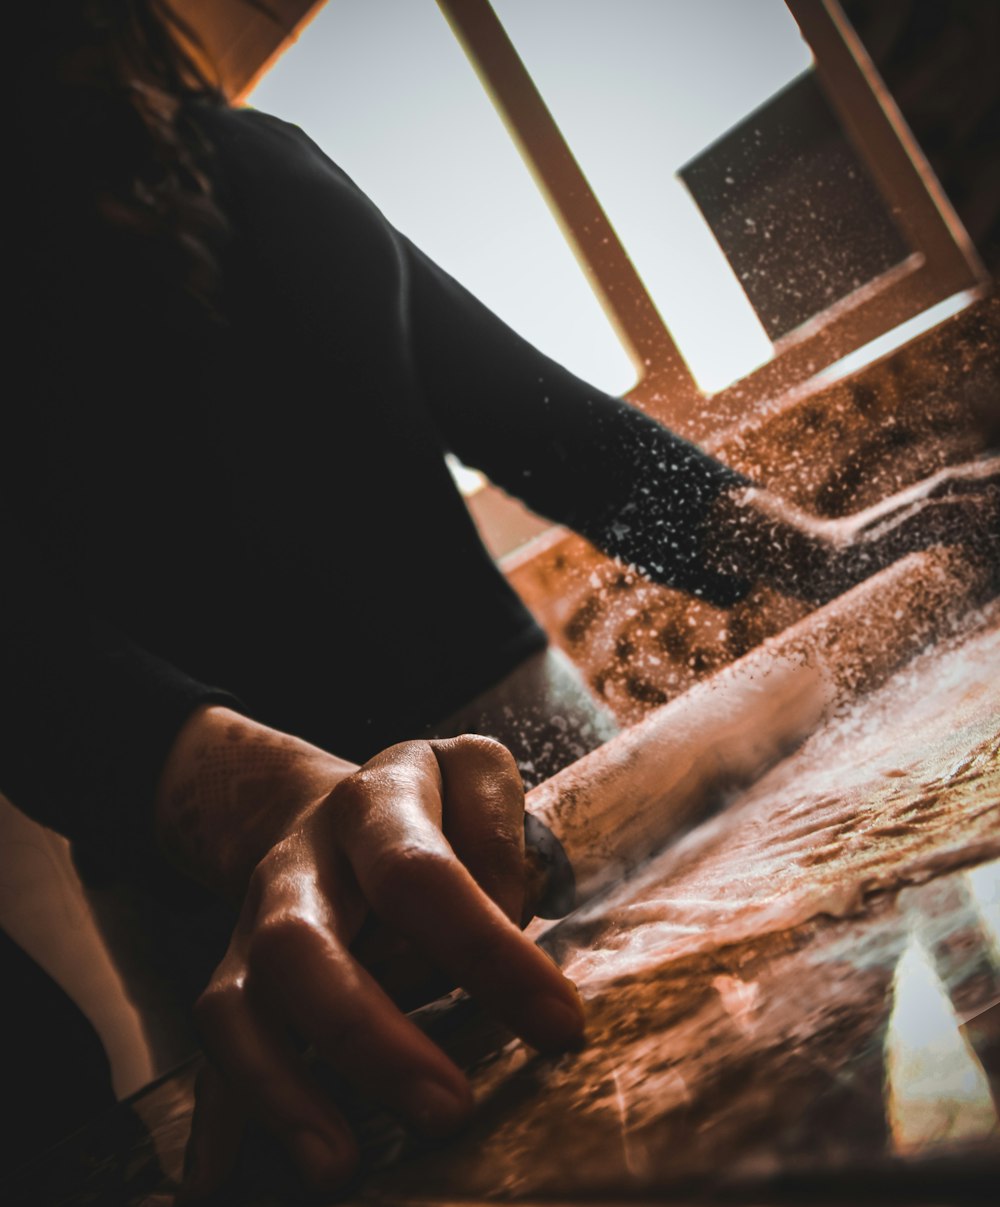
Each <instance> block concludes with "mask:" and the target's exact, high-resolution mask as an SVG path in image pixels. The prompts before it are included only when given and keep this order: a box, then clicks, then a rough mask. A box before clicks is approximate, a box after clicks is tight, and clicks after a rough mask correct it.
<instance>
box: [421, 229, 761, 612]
mask: <svg viewBox="0 0 1000 1207" xmlns="http://www.w3.org/2000/svg"><path fill="white" fill-rule="evenodd" d="M404 246H405V248H406V255H407V258H408V264H409V274H410V281H409V286H410V295H411V315H412V317H411V324H412V332H413V345H414V351H415V357H416V361H417V365H418V368H419V372H420V375H421V378H422V381H423V383H424V389H425V394H426V398H427V404H428V406H429V407H430V408H431V409H432V411H433V413H434V416H435V418H436V421H437V423H438V425H439V427H440V430H441V432H442V434H443V436H444V439H445V440H446V442H447V444H448V447H450V448H451V449H452V450H453V451H454V452H455V453H456V455H457V456H458V457H459V458H460V459H461V460H462V461H464V462H465V463H466V464H468V465H471V466H474V467H476V468H477V469H481V470H482V471H483V472H484V473H486V474H487V475H488V476H489V477H490V479H491V480H492V481H493V482H495V483H496V484H497V485H498V486H500V487H502V488H503V489H504V490H506V491H507V492H508V493H510V494H513V495H516V496H517V497H518V498H521V499H523V500H524V502H525V503H527V504H528V506H529V507H531V508H532V509H533V510H535V511H537V512H539V513H540V514H541V515H544V516H547V517H549V518H550V519H552V520H555V521H556V522H558V523H560V524H565V525H566V526H567V527H569V528H572V529H574V530H575V531H576V532H579V533H581V534H582V535H583V536H585V537H587V538H588V539H589V540H591V541H593V542H594V543H595V544H596V545H598V546H599V547H600V548H601V549H603V550H604V551H605V552H607V553H609V554H611V555H613V556H615V557H619V558H621V559H622V560H623V561H625V562H629V563H634V564H635V565H636V566H638V567H639V568H640V569H641V570H643V571H644V572H645V573H647V574H648V575H649V576H650V577H651V578H652V579H653V580H654V581H656V582H660V583H663V584H665V585H668V586H674V587H680V588H682V589H683V590H685V591H688V592H690V593H692V594H694V595H699V596H702V597H704V598H705V599H707V600H709V601H711V602H713V603H716V604H718V605H720V606H727V605H729V604H732V603H734V602H736V601H737V600H738V599H740V598H742V597H743V595H745V594H746V592H747V591H748V590H749V583H747V582H746V581H744V580H742V579H736V578H731V577H727V576H725V575H722V574H718V573H716V572H714V571H713V570H711V569H709V568H708V566H707V564H706V556H705V546H706V542H708V541H709V540H710V539H711V533H710V532H707V531H706V529H705V518H706V515H707V512H708V510H709V508H710V507H711V504H712V502H713V501H714V500H715V498H716V497H717V496H718V495H719V494H720V493H721V492H722V491H723V490H725V489H727V488H728V487H731V486H734V485H738V484H747V479H746V478H744V477H742V475H740V474H738V473H736V472H735V471H733V470H731V469H729V468H728V467H726V466H725V465H723V464H722V463H721V462H719V461H716V460H715V459H714V458H712V457H710V456H709V455H708V454H707V453H705V452H703V451H702V450H701V449H699V448H697V447H696V446H695V445H693V444H691V443H689V442H688V441H686V440H683V439H682V438H681V437H679V436H677V435H675V434H674V433H673V432H670V431H669V430H668V429H666V428H665V427H663V426H662V425H661V424H659V423H657V422H656V421H655V420H653V419H650V418H649V417H648V416H647V415H644V414H643V413H642V412H641V411H639V410H637V409H636V408H635V407H633V406H630V405H629V404H628V403H627V402H625V401H624V400H622V399H620V398H614V397H611V396H609V395H607V394H604V393H602V392H601V391H600V390H597V389H595V388H594V387H593V386H590V385H588V384H587V383H586V382H584V381H581V380H580V379H579V378H578V377H575V376H574V375H573V374H572V373H570V372H568V371H567V370H566V369H564V368H563V367H562V366H561V365H559V364H557V363H555V362H554V361H552V360H550V359H549V358H548V357H547V356H544V355H543V354H542V353H541V352H539V351H538V350H537V349H536V348H534V347H532V345H531V344H529V343H528V342H527V341H526V340H524V339H522V338H521V337H520V336H519V335H517V333H516V332H514V331H512V330H511V329H510V328H509V327H508V326H507V325H506V324H505V323H503V322H502V321H501V320H500V319H498V318H497V317H496V315H494V314H493V313H492V312H491V311H489V310H488V309H487V308H486V307H485V306H483V305H482V303H480V302H479V301H477V299H476V298H475V297H473V296H472V294H470V293H469V292H468V291H467V290H466V289H464V288H463V287H462V286H461V285H459V284H458V283H457V282H456V281H455V280H454V279H453V278H451V277H450V276H448V274H447V273H445V272H443V271H442V270H441V269H440V268H439V267H438V266H437V265H436V264H434V263H433V262H432V261H431V260H429V259H428V258H427V256H425V255H423V253H421V252H420V251H419V250H418V249H417V248H415V247H413V246H412V244H409V243H408V242H406V241H404Z"/></svg>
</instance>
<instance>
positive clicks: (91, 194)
mask: <svg viewBox="0 0 1000 1207" xmlns="http://www.w3.org/2000/svg"><path fill="white" fill-rule="evenodd" d="M246 2H247V3H248V4H249V5H250V6H252V7H253V8H256V9H259V10H260V11H264V12H266V13H268V15H269V16H273V14H271V13H269V12H268V10H267V9H266V6H265V5H263V4H260V3H256V2H255V0H246ZM26 7H27V10H28V15H27V17H26V20H27V22H28V26H29V29H28V36H27V38H26V40H25V44H26V49H27V54H26V56H25V61H24V62H25V66H24V68H23V70H22V73H21V74H22V86H21V88H20V89H19V94H20V100H21V102H22V103H21V105H20V109H21V115H20V116H21V121H20V123H19V124H20V126H21V134H22V137H23V139H24V146H25V150H26V159H27V167H28V170H29V171H34V175H35V177H36V181H37V183H38V187H39V188H40V189H41V190H42V191H43V192H44V199H43V204H42V209H43V210H46V211H47V212H48V213H49V214H50V216H51V219H50V220H51V221H54V222H55V223H57V224H61V225H63V226H66V225H67V224H68V225H69V226H70V227H73V226H76V225H79V224H80V223H81V222H84V223H89V224H90V228H91V229H94V227H95V226H96V227H97V228H103V230H102V234H103V235H104V236H109V237H110V238H111V239H112V241H113V242H115V241H116V242H117V245H118V248H119V250H120V251H121V252H122V253H123V255H125V256H128V257H133V258H134V257H138V258H139V260H140V261H141V262H142V263H143V264H144V267H145V270H146V272H147V275H148V274H149V273H152V274H153V278H152V279H153V280H154V281H158V282H159V283H160V284H161V285H163V286H166V287H167V288H168V289H170V290H173V291H175V292H176V293H178V294H180V295H182V297H183V298H185V299H187V303H188V304H189V306H190V304H191V303H193V304H194V308H195V309H196V310H200V311H201V312H202V314H203V315H205V314H214V313H215V309H214V303H215V297H216V294H217V290H218V276H219V262H218V253H219V249H220V246H221V244H222V243H223V242H224V240H225V234H226V220H225V215H224V214H223V212H222V210H221V208H220V206H219V203H218V199H217V198H216V196H215V194H214V191H213V187H212V182H211V176H210V173H209V172H208V170H207V165H208V163H209V161H210V157H211V148H210V146H209V145H208V143H207V140H206V139H205V136H204V135H203V133H202V131H201V130H200V128H199V125H198V122H197V105H198V104H199V103H201V104H208V105H221V104H225V103H227V98H226V97H225V95H224V93H223V90H222V87H221V85H220V83H219V80H218V76H217V73H216V72H215V70H214V68H213V66H212V64H211V60H210V57H209V55H208V53H207V51H206V49H205V47H204V45H203V44H202V43H201V41H200V40H199V38H198V37H197V35H196V33H195V32H194V30H193V29H192V28H191V27H190V25H189V24H188V23H187V22H186V21H184V20H183V19H182V18H181V17H180V16H178V14H177V13H176V12H175V11H174V9H173V8H172V7H171V5H170V4H169V3H168V2H167V0H33V3H32V4H31V5H28V6H26Z"/></svg>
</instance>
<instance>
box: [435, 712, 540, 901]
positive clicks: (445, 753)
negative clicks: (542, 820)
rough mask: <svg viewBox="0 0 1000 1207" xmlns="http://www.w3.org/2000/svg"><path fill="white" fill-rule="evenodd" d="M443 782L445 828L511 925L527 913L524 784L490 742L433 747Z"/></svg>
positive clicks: (475, 739)
mask: <svg viewBox="0 0 1000 1207" xmlns="http://www.w3.org/2000/svg"><path fill="white" fill-rule="evenodd" d="M431 748H432V749H433V751H434V754H435V756H436V757H437V761H438V765H439V766H440V768H441V778H442V782H443V829H444V832H445V836H446V837H447V839H448V842H449V843H450V845H451V848H452V850H453V851H454V852H455V854H456V855H457V856H458V858H459V859H460V860H461V861H462V863H464V864H465V866H466V867H467V868H468V869H469V872H470V873H471V874H472V878H473V879H474V880H475V881H476V883H477V884H478V885H479V886H480V888H482V889H483V891H484V892H486V893H487V894H488V895H489V896H490V897H492V898H493V900H494V901H495V902H496V903H497V905H499V906H500V908H501V909H502V910H503V912H504V913H505V914H506V915H507V917H508V918H510V920H511V921H512V922H517V923H520V920H521V916H522V913H523V908H524V893H525V864H524V784H523V783H522V781H521V774H520V772H519V771H518V769H517V764H516V763H515V762H514V756H513V755H512V754H511V753H510V751H509V750H508V749H507V748H506V747H505V746H503V745H501V744H500V743H499V742H496V741H494V740H493V739H492V738H484V737H479V736H475V735H469V734H467V735H465V736H464V737H460V738H451V739H448V740H447V741H436V742H431Z"/></svg>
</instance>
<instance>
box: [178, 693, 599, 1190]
mask: <svg viewBox="0 0 1000 1207" xmlns="http://www.w3.org/2000/svg"><path fill="white" fill-rule="evenodd" d="M213 711H225V710H213ZM230 715H235V714H230ZM247 724H252V723H247ZM265 732H270V731H265ZM279 736H283V735H279ZM291 741H294V739H291ZM307 749H308V750H311V749H312V748H307ZM309 757H310V758H311V757H312V756H309ZM335 763H336V765H335V766H333V767H332V768H331V772H332V774H333V777H334V780H335V782H334V784H333V786H332V788H331V789H330V790H328V791H325V792H321V793H319V794H318V795H317V796H316V797H315V798H314V799H312V800H310V801H306V802H305V803H304V804H301V805H300V807H299V808H298V809H297V810H296V811H294V812H293V814H292V815H291V816H289V817H287V818H286V819H285V820H283V821H282V822H281V824H280V827H279V829H278V831H277V832H275V833H272V834H270V835H268V836H267V837H266V838H265V839H264V842H265V845H266V850H265V853H264V854H263V855H262V856H261V857H260V859H259V860H258V861H257V862H256V865H255V866H254V868H253V870H252V872H251V873H250V874H249V879H248V883H247V887H246V891H245V894H244V897H243V904H242V909H241V914H240V919H239V924H238V926H237V928H236V931H235V933H234V935H233V938H232V942H231V944H230V947H229V950H228V952H227V954H226V957H225V959H224V960H223V961H222V963H221V964H220V966H219V968H218V969H217V971H216V973H215V975H214V976H213V978H212V980H211V982H210V984H209V986H208V988H207V989H206V990H205V992H204V994H203V995H202V997H201V999H200V1000H199V1003H198V1005H197V1008H196V1019H197V1022H198V1026H199V1029H200V1031H201V1034H202V1037H203V1040H204V1046H205V1051H206V1054H207V1057H208V1061H209V1064H208V1066H207V1068H206V1070H205V1072H204V1074H203V1076H202V1078H201V1080H200V1084H199V1088H198V1095H197V1103H196V1108H195V1115H194V1121H193V1125H192V1135H191V1141H190V1144H189V1150H188V1167H187V1175H186V1194H187V1197H188V1200H189V1201H191V1202H195V1201H199V1200H204V1199H205V1198H208V1197H210V1196H211V1195H212V1194H213V1193H215V1192H216V1191H217V1190H218V1189H219V1188H220V1187H221V1186H222V1185H223V1184H224V1183H225V1182H226V1180H227V1179H228V1178H229V1176H230V1175H231V1173H232V1169H233V1166H234V1162H235V1159H236V1151H237V1148H238V1145H239V1141H240V1138H241V1134H242V1131H243V1125H244V1122H245V1120H246V1119H247V1118H252V1119H255V1120H256V1121H258V1122H260V1123H262V1124H263V1125H264V1126H265V1127H266V1128H267V1129H268V1130H270V1131H271V1132H272V1133H273V1134H274V1135H275V1136H276V1137H277V1138H278V1140H279V1141H280V1143H281V1144H282V1145H283V1146H284V1147H285V1149H286V1150H287V1151H288V1153H289V1154H290V1155H291V1157H292V1159H293V1161H294V1162H295V1164H296V1165H297V1167H298V1169H299V1170H300V1172H301V1173H302V1175H303V1177H304V1178H305V1180H306V1181H307V1182H308V1184H310V1185H311V1186H313V1187H315V1188H316V1189H319V1190H324V1191H333V1190H336V1189H337V1188H339V1187H341V1186H343V1184H344V1183H345V1182H346V1181H347V1180H348V1179H349V1178H350V1176H351V1175H352V1173H353V1171H354V1168H355V1165H356V1162H357V1148H356V1145H355V1142H354V1138H353V1137H352V1135H351V1132H350V1130H349V1128H348V1126H347V1124H346V1123H345V1121H344V1118H343V1116H342V1115H341V1113H340V1112H339V1111H338V1109H337V1106H336V1105H335V1103H334V1102H333V1101H332V1100H331V1098H329V1097H328V1096H327V1095H326V1094H325V1093H324V1092H323V1091H322V1090H321V1089H320V1088H319V1087H318V1085H317V1083H316V1082H315V1081H314V1080H313V1079H312V1078H311V1076H310V1074H309V1071H308V1067H307V1061H306V1059H305V1058H304V1052H305V1050H306V1049H307V1048H308V1049H310V1051H311V1052H312V1053H314V1054H315V1055H316V1056H318V1058H319V1060H320V1061H321V1062H322V1063H323V1064H324V1065H325V1066H327V1067H328V1068H329V1069H330V1070H331V1071H332V1072H333V1073H334V1074H335V1075H337V1076H338V1077H339V1078H341V1079H343V1080H344V1081H345V1082H347V1083H348V1084H350V1085H352V1086H354V1087H356V1088H358V1089H359V1090H361V1091H363V1092H364V1093H365V1094H366V1095H370V1096H373V1097H375V1098H376V1099H377V1100H379V1101H380V1102H381V1103H382V1104H384V1105H385V1106H386V1107H388V1108H389V1109H390V1110H391V1111H392V1112H394V1113H395V1114H396V1115H397V1116H398V1117H399V1118H400V1119H401V1120H402V1121H403V1122H404V1123H405V1124H406V1125H408V1126H409V1127H410V1128H412V1129H413V1130H414V1131H416V1132H417V1133H419V1134H422V1135H425V1136H428V1137H441V1136H445V1135H448V1134H450V1133H451V1132H452V1131H454V1130H455V1129H456V1128H458V1127H459V1126H460V1125H461V1124H462V1122H463V1121H464V1120H465V1119H466V1118H467V1116H468V1114H469V1112H470V1110H471V1109H472V1099H471V1094H470V1090H469V1087H468V1084H467V1082H466V1080H465V1077H464V1076H463V1074H462V1073H461V1072H460V1071H459V1070H458V1068H457V1067H456V1066H455V1065H454V1064H453V1063H452V1062H451V1060H450V1059H449V1058H448V1057H447V1056H446V1055H445V1054H444V1053H443V1052H442V1051H441V1050H440V1049H439V1048H438V1047H437V1046H436V1045H435V1044H434V1043H433V1042H432V1041H431V1040H429V1039H428V1038H427V1037H426V1036H425V1035H424V1034H423V1033H422V1032H421V1031H420V1030H418V1029H417V1027H416V1026H415V1025H414V1024H413V1023H412V1022H410V1021H409V1020H408V1019H407V1018H406V1017H405V1016H404V1014H403V1013H402V1012H401V1011H400V1009H399V1008H398V1007H397V1005H396V1004H395V1003H394V1001H393V1000H392V997H391V996H390V994H389V993H388V992H387V989H386V988H385V987H384V986H383V985H382V984H380V983H379V981H378V980H377V979H376V977H375V976H374V975H373V974H372V972H370V971H369V970H368V969H366V967H364V965H363V962H362V958H361V957H360V956H359V953H358V950H356V948H355V940H356V939H357V937H358V936H359V934H360V933H361V931H362V928H364V929H365V937H368V935H369V932H370V931H371V929H372V925H373V920H377V924H378V928H379V929H380V930H381V937H383V938H384V937H386V936H389V937H391V939H392V940H393V941H394V942H395V943H396V944H397V945H398V946H399V947H400V948H401V950H402V952H403V954H404V956H405V955H406V954H407V953H408V954H409V955H411V956H412V954H413V953H414V952H416V953H419V954H420V955H421V956H422V957H424V958H425V959H426V960H427V961H428V962H429V963H430V965H431V966H432V967H433V968H435V969H436V970H438V971H440V972H441V973H443V974H444V975H445V977H446V978H447V981H448V984H449V985H450V986H453V985H460V986H462V987H463V988H465V989H467V990H468V991H469V992H470V993H471V994H472V996H473V997H474V998H476V999H477V1000H478V1001H479V1002H481V1003H482V1005H483V1006H484V1007H485V1008H486V1009H487V1010H488V1011H489V1012H491V1013H492V1014H494V1015H495V1016H496V1017H497V1018H499V1019H500V1020H501V1021H502V1022H503V1023H505V1024H506V1025H507V1026H508V1027H509V1028H510V1029H511V1030H512V1031H513V1032H514V1033H515V1034H517V1035H519V1036H521V1037H522V1038H523V1039H525V1040H526V1041H527V1042H528V1043H530V1044H531V1045H533V1046H534V1047H536V1048H538V1049H540V1050H543V1051H561V1050H565V1049H568V1048H571V1047H574V1046H577V1045H578V1044H579V1043H580V1042H581V1039H582V1035H583V1019H582V1013H581V1009H580V1005H579V999H578V997H577V996H576V992H575V990H574V988H573V986H572V985H571V983H570V982H569V981H567V980H566V979H565V978H564V977H563V976H562V974H561V973H560V972H559V971H558V969H557V968H556V967H555V965H554V964H552V962H551V961H550V960H549V959H548V957H547V956H545V955H544V954H543V953H542V952H541V951H540V950H539V949H538V948H537V947H535V946H534V945H533V944H532V943H531V942H529V941H528V940H527V939H526V938H525V937H524V936H523V935H522V933H521V931H520V930H519V928H518V926H517V925H516V923H517V922H518V921H519V920H520V918H521V913H522V908H523V896H524V848H523V843H524V838H523V833H524V831H523V803H524V798H523V789H522V787H521V781H520V777H519V775H518V772H517V769H516V766H515V764H514V761H513V759H512V757H511V756H510V754H509V753H508V752H507V751H506V749H505V748H504V747H502V746H501V745H500V744H499V743H496V742H493V741H491V740H489V739H486V738H479V737H464V738H455V739H451V740H449V741H438V742H422V741H420V742H407V743H403V744H402V745H399V746H394V747H392V748H391V749H389V750H386V751H384V752H383V753H382V754H380V755H378V756H377V757H376V758H374V759H372V760H371V761H370V762H369V763H366V764H365V765H364V766H363V767H361V768H359V769H357V770H356V771H353V772H345V765H344V764H341V763H339V761H335ZM316 774H318V770H317V767H315V766H314V767H312V768H311V769H310V771H309V774H308V775H307V776H306V777H305V779H306V780H309V781H311V780H312V777H313V776H314V775H316ZM185 782H187V781H185V780H184V779H183V777H177V776H175V777H174V783H175V784H177V785H180V786H181V787H182V786H183V784H184V783H185ZM271 792H272V793H274V794H275V795H280V790H279V786H278V785H277V784H275V783H273V782H272V784H271ZM309 794H310V793H309V791H306V792H305V795H306V796H308V795H309ZM276 812H279V813H280V812H281V810H280V809H277V810H276ZM236 863H237V864H238V863H239V860H237V861H236ZM225 866H226V867H227V869H228V871H227V873H226V877H225V879H228V880H229V881H230V883H229V884H228V888H229V890H230V891H231V892H232V890H233V888H234V885H233V883H232V880H233V878H234V876H235V873H234V870H233V868H234V865H233V862H232V861H230V862H228V863H226V865H225ZM375 946H378V947H381V948H382V950H383V951H384V950H386V948H387V944H385V943H378V942H377V943H376V944H375ZM404 962H407V961H406V960H405V959H404ZM410 962H412V961H410Z"/></svg>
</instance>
